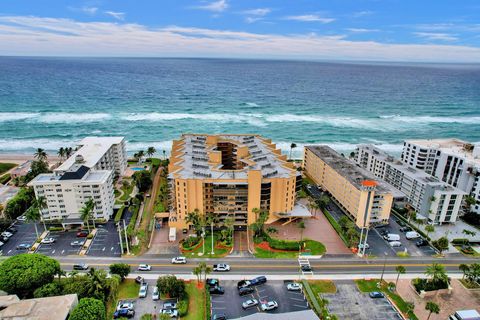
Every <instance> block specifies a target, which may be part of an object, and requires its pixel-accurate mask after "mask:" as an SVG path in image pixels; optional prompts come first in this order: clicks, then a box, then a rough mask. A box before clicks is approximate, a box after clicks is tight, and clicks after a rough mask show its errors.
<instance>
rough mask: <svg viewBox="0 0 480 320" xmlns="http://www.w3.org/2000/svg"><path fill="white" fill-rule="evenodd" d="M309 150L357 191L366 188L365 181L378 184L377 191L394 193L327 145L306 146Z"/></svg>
mask: <svg viewBox="0 0 480 320" xmlns="http://www.w3.org/2000/svg"><path fill="white" fill-rule="evenodd" d="M305 148H307V149H308V150H310V151H311V152H313V153H314V154H315V155H316V156H317V157H319V158H321V159H322V160H323V161H324V162H325V163H326V164H328V165H329V166H330V167H332V168H333V169H334V170H335V171H336V172H338V173H339V174H340V175H341V176H342V177H344V178H345V179H347V180H348V181H350V182H351V183H352V184H353V185H354V186H355V187H356V188H357V189H362V188H363V187H364V185H363V183H364V181H365V180H368V181H375V182H377V186H376V190H377V191H380V192H389V193H392V190H391V188H389V186H387V185H386V184H385V183H384V182H383V181H380V180H379V179H378V178H377V177H375V176H374V175H373V174H372V173H370V172H369V171H367V170H365V169H363V168H360V167H359V166H357V164H356V163H355V162H353V161H351V160H349V159H347V158H345V157H344V156H342V155H341V154H339V153H338V152H336V151H335V150H333V149H332V148H330V147H329V146H327V145H315V146H305Z"/></svg>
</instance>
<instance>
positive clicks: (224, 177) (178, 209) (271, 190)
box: [168, 134, 305, 229]
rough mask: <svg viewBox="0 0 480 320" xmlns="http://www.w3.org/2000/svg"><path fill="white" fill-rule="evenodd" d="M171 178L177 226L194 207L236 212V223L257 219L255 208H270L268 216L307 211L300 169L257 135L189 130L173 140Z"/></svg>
mask: <svg viewBox="0 0 480 320" xmlns="http://www.w3.org/2000/svg"><path fill="white" fill-rule="evenodd" d="M168 179H169V186H170V192H171V194H170V208H169V209H170V218H169V225H170V226H173V227H178V228H186V227H188V223H187V222H186V216H187V214H188V213H190V212H194V211H197V212H198V213H199V214H201V215H205V214H215V215H216V216H217V218H218V220H219V221H225V220H226V219H227V218H228V217H231V218H233V219H234V226H235V227H236V228H237V229H242V228H246V226H247V224H248V225H250V224H251V223H253V222H255V221H256V219H257V218H258V217H257V215H258V211H257V210H255V209H258V210H261V211H267V212H269V220H268V221H267V222H273V221H275V220H278V219H280V218H282V217H289V216H292V215H296V214H305V213H304V212H299V211H301V210H300V209H299V207H298V206H296V193H297V191H298V190H299V187H300V185H301V175H300V173H299V172H298V171H297V170H296V169H295V167H294V166H293V164H292V163H291V162H287V158H286V156H285V155H282V154H281V151H280V150H279V149H276V147H275V144H273V143H272V142H271V141H270V140H268V139H265V138H262V137H260V136H258V135H230V134H219V135H202V134H184V135H182V137H181V139H179V140H174V141H173V146H172V153H171V157H170V164H169V177H168Z"/></svg>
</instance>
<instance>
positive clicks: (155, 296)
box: [152, 286, 160, 301]
mask: <svg viewBox="0 0 480 320" xmlns="http://www.w3.org/2000/svg"><path fill="white" fill-rule="evenodd" d="M159 299H160V292H159V291H158V287H157V286H155V287H153V292H152V300H153V301H157V300H159Z"/></svg>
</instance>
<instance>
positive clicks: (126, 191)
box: [120, 181, 134, 201]
mask: <svg viewBox="0 0 480 320" xmlns="http://www.w3.org/2000/svg"><path fill="white" fill-rule="evenodd" d="M129 182H130V183H129V184H128V186H127V187H124V186H122V191H123V194H122V196H121V197H120V200H123V201H126V200H128V198H130V193H132V190H133V186H134V182H133V181H129Z"/></svg>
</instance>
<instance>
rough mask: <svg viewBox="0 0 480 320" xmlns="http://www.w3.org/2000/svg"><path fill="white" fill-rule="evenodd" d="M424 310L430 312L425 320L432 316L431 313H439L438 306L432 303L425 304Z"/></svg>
mask: <svg viewBox="0 0 480 320" xmlns="http://www.w3.org/2000/svg"><path fill="white" fill-rule="evenodd" d="M425 310H427V311H430V313H429V314H428V318H427V320H428V319H430V316H431V315H432V313H435V314H439V313H440V307H439V306H438V304H436V303H435V302H432V301H428V302H427V304H426V306H425Z"/></svg>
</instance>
